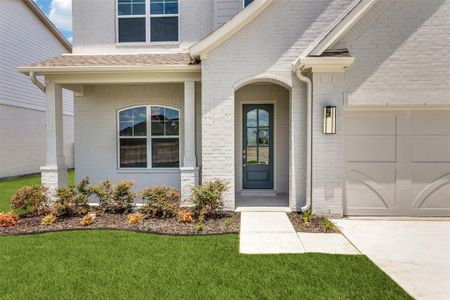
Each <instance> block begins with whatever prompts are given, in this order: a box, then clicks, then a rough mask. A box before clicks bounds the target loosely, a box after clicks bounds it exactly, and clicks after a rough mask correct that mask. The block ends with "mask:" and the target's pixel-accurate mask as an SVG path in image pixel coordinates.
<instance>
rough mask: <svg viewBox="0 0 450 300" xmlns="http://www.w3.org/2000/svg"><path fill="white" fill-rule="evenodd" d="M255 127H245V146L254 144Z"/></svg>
mask: <svg viewBox="0 0 450 300" xmlns="http://www.w3.org/2000/svg"><path fill="white" fill-rule="evenodd" d="M256 132H257V131H256V128H247V146H256Z"/></svg>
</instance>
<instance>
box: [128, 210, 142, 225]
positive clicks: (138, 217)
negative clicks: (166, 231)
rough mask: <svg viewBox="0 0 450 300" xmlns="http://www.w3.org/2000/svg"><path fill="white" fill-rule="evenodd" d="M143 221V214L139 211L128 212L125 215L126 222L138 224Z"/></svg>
mask: <svg viewBox="0 0 450 300" xmlns="http://www.w3.org/2000/svg"><path fill="white" fill-rule="evenodd" d="M142 221H144V215H143V214H141V213H134V214H129V215H128V217H127V222H128V224H139V223H142Z"/></svg>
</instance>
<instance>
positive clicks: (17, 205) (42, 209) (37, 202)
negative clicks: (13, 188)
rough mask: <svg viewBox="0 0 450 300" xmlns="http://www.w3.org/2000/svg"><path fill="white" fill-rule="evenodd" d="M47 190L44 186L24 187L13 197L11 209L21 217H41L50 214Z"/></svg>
mask: <svg viewBox="0 0 450 300" xmlns="http://www.w3.org/2000/svg"><path fill="white" fill-rule="evenodd" d="M46 192H47V189H46V188H45V187H44V186H42V185H33V186H24V187H22V188H20V189H19V190H17V192H16V193H15V194H14V195H13V196H12V197H11V208H12V209H14V210H15V211H17V213H18V214H19V215H21V216H39V215H43V214H45V213H46V212H48V205H47V202H48V197H47V195H46V194H45V193H46Z"/></svg>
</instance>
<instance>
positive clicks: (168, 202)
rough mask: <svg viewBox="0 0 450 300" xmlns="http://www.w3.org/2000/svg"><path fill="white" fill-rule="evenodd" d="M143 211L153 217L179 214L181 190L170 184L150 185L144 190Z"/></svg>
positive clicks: (168, 216)
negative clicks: (169, 185)
mask: <svg viewBox="0 0 450 300" xmlns="http://www.w3.org/2000/svg"><path fill="white" fill-rule="evenodd" d="M141 195H142V200H143V201H144V205H143V206H142V207H141V212H143V213H144V214H147V215H151V216H152V217H158V218H170V217H173V216H175V215H176V214H177V211H178V209H179V206H180V192H179V191H178V190H177V189H174V188H172V187H168V186H157V187H149V188H146V189H144V190H143V191H142V193H141Z"/></svg>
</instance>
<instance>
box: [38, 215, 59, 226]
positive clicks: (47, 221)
mask: <svg viewBox="0 0 450 300" xmlns="http://www.w3.org/2000/svg"><path fill="white" fill-rule="evenodd" d="M55 222H56V216H55V215H52V214H50V215H46V216H45V217H43V218H42V220H41V224H42V225H52V224H53V223H55Z"/></svg>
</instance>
